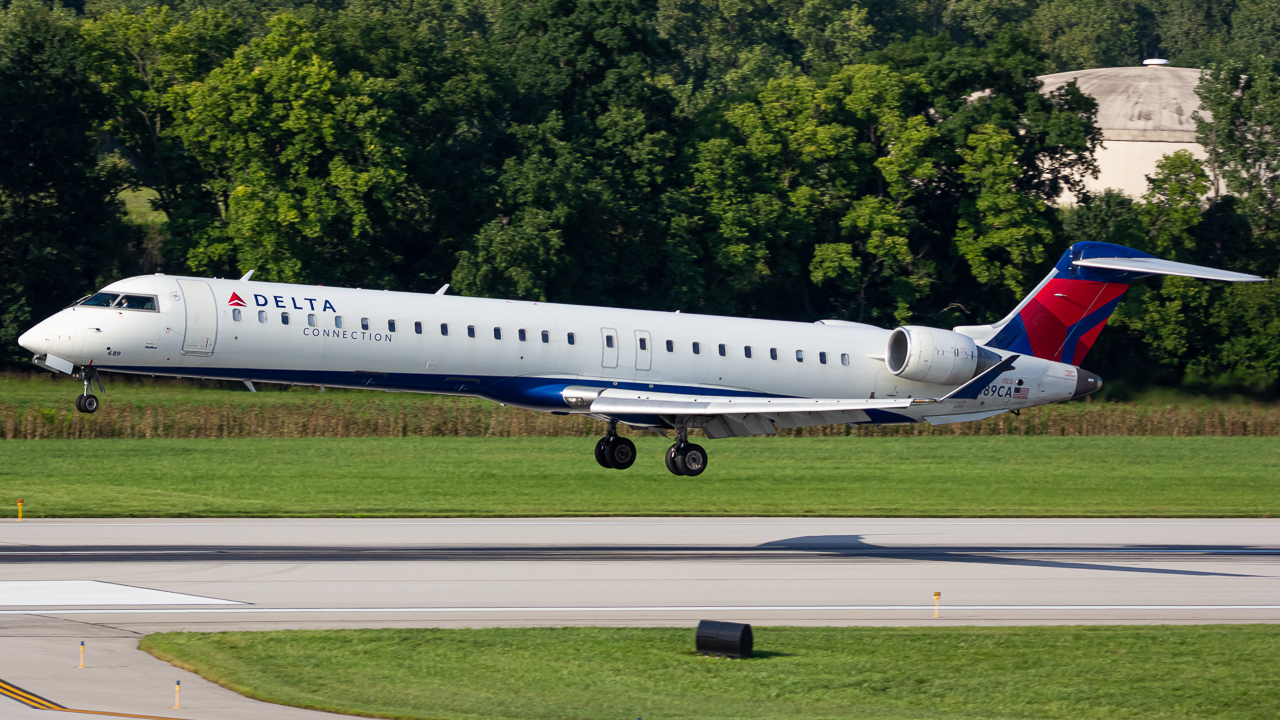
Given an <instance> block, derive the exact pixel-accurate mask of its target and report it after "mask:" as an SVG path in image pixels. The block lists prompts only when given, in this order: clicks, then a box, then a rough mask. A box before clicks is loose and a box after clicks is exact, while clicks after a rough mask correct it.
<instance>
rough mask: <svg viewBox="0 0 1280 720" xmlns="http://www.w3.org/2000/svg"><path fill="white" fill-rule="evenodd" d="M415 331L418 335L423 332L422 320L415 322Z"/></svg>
mask: <svg viewBox="0 0 1280 720" xmlns="http://www.w3.org/2000/svg"><path fill="white" fill-rule="evenodd" d="M413 331H414V332H415V333H417V334H418V335H421V334H422V323H421V322H415V323H414V324H413Z"/></svg>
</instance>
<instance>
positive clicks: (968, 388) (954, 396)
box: [942, 355, 1022, 400]
mask: <svg viewBox="0 0 1280 720" xmlns="http://www.w3.org/2000/svg"><path fill="white" fill-rule="evenodd" d="M1020 357H1022V356H1021V355H1010V356H1009V357H1007V358H1005V359H1003V360H1001V361H1000V362H998V363H996V364H995V365H993V366H991V367H990V368H989V369H988V370H987V371H986V372H984V373H982V374H981V375H979V376H978V377H976V378H974V379H972V380H970V381H969V382H967V383H965V384H963V385H961V386H960V387H958V388H956V389H955V390H952V391H951V392H949V393H947V394H946V396H944V397H943V398H942V400H976V399H978V395H980V394H981V393H982V390H983V389H984V388H986V387H987V386H988V385H990V384H991V381H993V380H995V379H996V378H998V377H1000V376H1001V375H1003V374H1005V373H1007V372H1009V371H1010V370H1016V369H1017V368H1015V367H1014V365H1013V361H1014V360H1017V359H1018V358H1020Z"/></svg>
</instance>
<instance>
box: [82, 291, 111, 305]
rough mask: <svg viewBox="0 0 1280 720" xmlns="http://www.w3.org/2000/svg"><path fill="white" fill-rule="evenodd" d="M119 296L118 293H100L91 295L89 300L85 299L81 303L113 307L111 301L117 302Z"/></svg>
mask: <svg viewBox="0 0 1280 720" xmlns="http://www.w3.org/2000/svg"><path fill="white" fill-rule="evenodd" d="M118 297H120V296H119V295H118V294H116V293H98V294H97V295H91V296H90V297H89V299H88V300H85V301H84V302H82V303H80V304H81V305H93V306H95V307H111V303H113V302H115V301H116V298H118Z"/></svg>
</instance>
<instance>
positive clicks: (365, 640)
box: [142, 625, 1280, 720]
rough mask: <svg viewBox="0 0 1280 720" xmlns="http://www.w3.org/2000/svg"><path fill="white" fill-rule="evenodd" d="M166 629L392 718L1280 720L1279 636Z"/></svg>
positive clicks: (1179, 630)
mask: <svg viewBox="0 0 1280 720" xmlns="http://www.w3.org/2000/svg"><path fill="white" fill-rule="evenodd" d="M755 631H756V632H755V636H756V648H757V649H758V650H760V651H762V653H761V654H762V655H763V656H762V657H758V658H753V659H749V660H728V659H723V658H709V657H702V656H698V655H695V654H693V653H692V650H693V632H692V630H691V629H674V628H648V629H629V628H621V629H619V628H522V629H486V630H332V631H295V632H268V633H250V632H230V633H164V634H159V635H150V636H148V637H147V638H145V639H144V640H143V641H142V648H143V649H144V650H147V651H149V652H151V653H153V654H155V655H157V656H159V657H161V658H163V659H165V660H169V661H171V662H175V663H177V664H179V665H180V666H182V667H186V668H189V669H193V670H195V671H196V672H198V673H200V674H201V675H203V676H205V677H207V678H210V679H212V680H215V681H216V682H219V683H221V684H223V685H226V686H227V687H230V688H232V689H233V690H236V691H238V692H241V693H244V694H246V695H249V696H251V697H255V698H259V699H262V700H269V701H271V702H277V703H283V704H286V705H298V706H302V707H309V708H316V709H323V710H333V711H338V712H348V713H358V714H367V715H374V716H380V717H394V718H474V719H479V718H493V719H498V718H503V719H507V718H510V719H516V718H582V719H583V720H587V719H590V720H598V719H599V718H618V719H620V720H621V719H624V718H625V719H629V718H636V717H643V718H646V719H650V720H653V719H660V720H673V719H676V718H704V719H710V718H778V719H795V720H801V719H804V720H809V719H816V718H833V719H834V718H862V719H866V718H932V719H950V718H955V719H957V720H958V719H960V718H966V719H973V718H993V719H994V718H1045V719H1057V718H1063V719H1070V720H1079V719H1083V718H1089V719H1098V720H1101V719H1104V718H1126V719H1143V718H1165V719H1167V718H1224V719H1225V718H1233V719H1234V718H1239V719H1241V720H1244V719H1253V718H1257V719H1258V720H1264V719H1265V720H1272V719H1273V718H1275V717H1276V716H1277V714H1278V713H1280V683H1277V682H1276V681H1275V668H1276V667H1277V665H1278V664H1280V628H1277V627H1276V626H1273V625H1244V626H1226V625H1209V626H1154V627H1105V626H1104V627H1048V628H1045V627H1040V628H1037V627H1019V628H1012V627H1011V628H789V627H763V628H756V629H755Z"/></svg>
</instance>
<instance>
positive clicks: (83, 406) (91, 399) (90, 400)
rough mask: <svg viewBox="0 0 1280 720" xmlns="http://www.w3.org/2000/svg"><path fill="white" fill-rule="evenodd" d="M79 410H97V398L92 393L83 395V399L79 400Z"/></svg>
mask: <svg viewBox="0 0 1280 720" xmlns="http://www.w3.org/2000/svg"><path fill="white" fill-rule="evenodd" d="M80 412H87V413H95V412H98V398H97V397H95V396H93V395H85V396H84V400H82V401H81V402H80Z"/></svg>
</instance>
